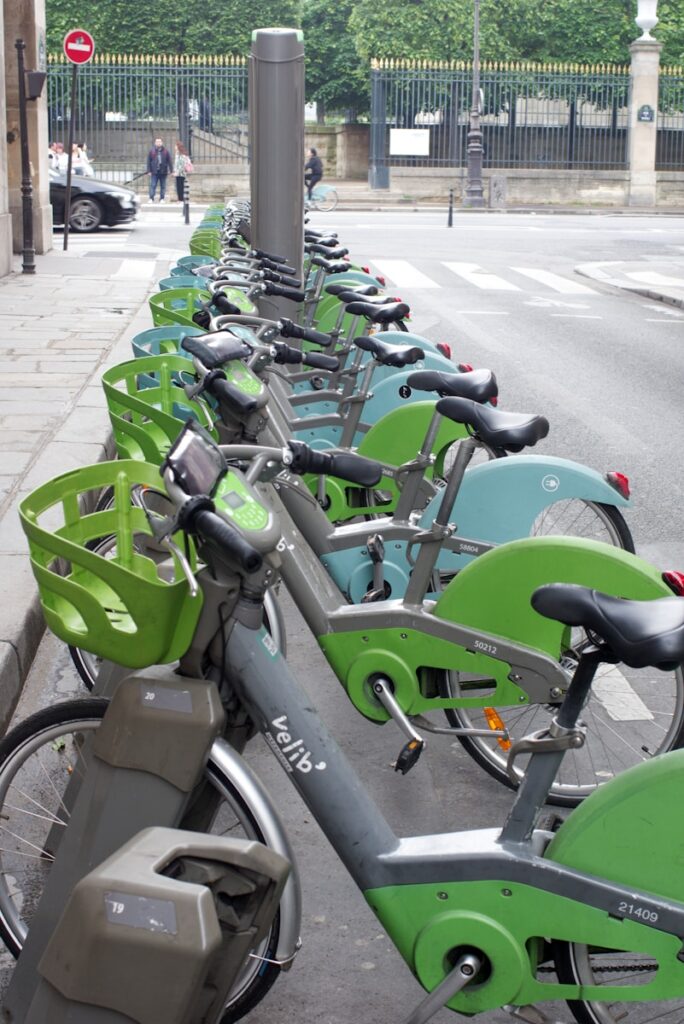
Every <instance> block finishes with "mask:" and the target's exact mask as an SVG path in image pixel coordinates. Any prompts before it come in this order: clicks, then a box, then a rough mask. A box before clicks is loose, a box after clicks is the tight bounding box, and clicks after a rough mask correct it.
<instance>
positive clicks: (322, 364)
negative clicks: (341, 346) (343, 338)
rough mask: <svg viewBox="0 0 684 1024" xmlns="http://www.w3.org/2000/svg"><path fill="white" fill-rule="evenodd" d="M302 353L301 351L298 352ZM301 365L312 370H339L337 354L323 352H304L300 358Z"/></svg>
mask: <svg viewBox="0 0 684 1024" xmlns="http://www.w3.org/2000/svg"><path fill="white" fill-rule="evenodd" d="M299 354H300V355H302V353H301V352H300V353H299ZM302 365H303V366H310V367H311V368H312V369H314V370H332V372H333V373H334V372H335V370H339V368H340V361H339V359H338V358H337V356H326V355H325V354H324V353H323V352H305V353H304V355H303V358H302Z"/></svg>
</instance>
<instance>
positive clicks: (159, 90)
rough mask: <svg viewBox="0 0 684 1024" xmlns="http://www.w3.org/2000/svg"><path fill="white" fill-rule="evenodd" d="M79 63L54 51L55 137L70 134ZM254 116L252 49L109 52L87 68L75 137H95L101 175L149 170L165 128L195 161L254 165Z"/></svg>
mask: <svg viewBox="0 0 684 1024" xmlns="http://www.w3.org/2000/svg"><path fill="white" fill-rule="evenodd" d="M71 67H72V66H71V64H67V63H66V62H65V59H64V58H63V57H61V56H51V57H50V58H49V63H48V80H47V84H48V120H49V132H50V140H51V141H63V142H66V135H67V123H68V118H69V115H70V109H69V108H70V103H71ZM247 124H248V119H247V61H246V59H245V58H244V57H239V56H217V57H193V56H180V57H165V56H161V57H140V56H135V57H134V56H128V57H127V56H121V55H118V54H117V55H110V54H102V55H96V57H95V59H94V61H93V62H92V63H90V64H87V65H84V66H82V67H81V68H80V69H79V73H78V90H77V102H76V117H75V133H74V137H75V138H76V139H77V140H78V141H79V142H80V141H83V142H86V143H87V145H88V153H89V156H90V157H91V159H94V161H95V171H96V174H97V176H98V177H101V178H102V177H103V178H110V179H115V180H130V179H133V178H135V177H136V176H138V175H141V174H143V173H144V171H145V166H146V159H147V153H148V152H149V149H150V147H151V146H152V145H153V140H154V139H155V138H156V137H159V136H161V137H162V138H163V140H164V142H165V144H166V145H167V147H168V148H169V150H170V151H171V152H173V146H174V143H175V142H176V140H180V141H181V142H183V144H184V145H185V146H186V147H187V149H188V151H189V152H190V154H191V156H192V159H193V162H199V163H201V164H204V165H210V164H220V165H221V166H235V165H246V164H247V162H248V130H247Z"/></svg>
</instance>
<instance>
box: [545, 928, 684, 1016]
mask: <svg viewBox="0 0 684 1024" xmlns="http://www.w3.org/2000/svg"><path fill="white" fill-rule="evenodd" d="M554 959H555V961H556V971H557V973H558V980H559V981H560V982H562V983H563V984H569V985H605V986H606V988H609V987H610V986H611V985H621V984H630V985H634V984H638V983H639V982H643V984H644V985H647V984H648V983H649V982H650V981H652V980H653V976H654V974H655V972H656V971H657V970H658V965H657V964H656V963H655V962H654V961H653V960H652V959H649V958H647V957H643V956H641V955H640V954H638V953H624V952H616V951H612V950H607V949H590V948H589V947H588V946H581V945H578V944H574V943H561V942H558V943H555V944H554ZM568 1006H569V1008H570V1010H571V1012H572V1015H573V1016H574V1018H575V1020H576V1021H578V1022H579V1024H618V1022H620V1024H681V1022H682V1021H683V1020H684V998H683V999H675V1000H670V1001H668V1002H644V1003H631V1002H627V1003H625V1002H619V1001H617V1002H610V1001H608V1002H605V1003H603V1002H601V1003H597V1002H583V1001H580V1000H573V1001H569V1002H568Z"/></svg>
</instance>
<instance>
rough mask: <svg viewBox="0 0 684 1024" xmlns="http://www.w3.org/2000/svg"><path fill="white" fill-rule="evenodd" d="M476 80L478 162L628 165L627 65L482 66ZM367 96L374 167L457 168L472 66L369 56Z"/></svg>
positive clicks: (463, 148) (462, 159)
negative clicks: (479, 136) (480, 138)
mask: <svg viewBox="0 0 684 1024" xmlns="http://www.w3.org/2000/svg"><path fill="white" fill-rule="evenodd" d="M480 86H481V92H480V112H481V125H482V132H483V143H484V166H485V167H491V168H502V167H508V168H514V167H525V168H581V169H591V170H599V169H612V168H625V167H626V166H627V127H628V97H629V72H628V69H627V68H624V67H615V66H607V65H597V66H593V67H581V66H579V65H537V64H532V63H526V62H515V63H510V64H509V63H498V62H492V63H487V62H483V64H482V65H481V70H480ZM371 100H372V102H371V121H372V125H371V150H372V152H371V163H372V164H373V163H375V165H376V167H378V168H382V167H383V166H384V167H390V166H394V167H396V166H404V167H405V166H416V167H436V168H438V167H463V166H465V164H466V161H467V134H468V122H469V117H470V109H471V106H472V65H471V64H469V63H466V62H463V61H458V62H451V63H446V62H443V63H442V64H440V65H437V66H434V65H429V66H428V65H427V63H426V62H421V61H406V62H399V61H381V62H380V61H375V62H373V66H372V70H371ZM380 176H382V174H380Z"/></svg>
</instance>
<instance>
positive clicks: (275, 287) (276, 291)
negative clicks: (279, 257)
mask: <svg viewBox="0 0 684 1024" xmlns="http://www.w3.org/2000/svg"><path fill="white" fill-rule="evenodd" d="M264 290H265V292H266V294H267V295H280V296H281V297H282V298H283V299H290V300H291V301H292V302H304V300H305V299H306V295H305V294H304V292H302V291H297V289H296V288H282V287H281V286H280V285H279V284H271V283H270V281H267V282H266V284H265V285H264Z"/></svg>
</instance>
